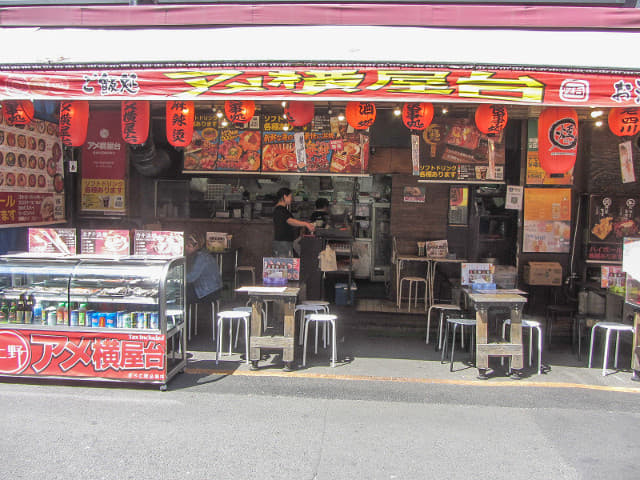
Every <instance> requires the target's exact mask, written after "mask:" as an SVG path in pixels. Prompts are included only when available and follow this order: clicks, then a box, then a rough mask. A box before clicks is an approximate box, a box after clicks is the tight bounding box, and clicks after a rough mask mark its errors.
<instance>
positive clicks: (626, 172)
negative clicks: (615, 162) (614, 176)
mask: <svg viewBox="0 0 640 480" xmlns="http://www.w3.org/2000/svg"><path fill="white" fill-rule="evenodd" d="M618 150H619V152H620V172H621V173H622V183H633V182H635V181H636V172H635V170H634V168H633V151H632V149H631V141H627V142H622V143H621V144H620V145H618Z"/></svg>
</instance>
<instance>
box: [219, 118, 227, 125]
mask: <svg viewBox="0 0 640 480" xmlns="http://www.w3.org/2000/svg"><path fill="white" fill-rule="evenodd" d="M220 125H222V126H223V127H226V126H227V125H229V122H227V119H226V118H225V119H224V120H222V123H221V124H220Z"/></svg>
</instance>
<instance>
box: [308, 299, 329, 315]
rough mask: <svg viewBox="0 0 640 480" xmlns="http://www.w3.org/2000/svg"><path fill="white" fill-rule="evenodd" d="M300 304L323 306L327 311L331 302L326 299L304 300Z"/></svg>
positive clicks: (327, 311)
mask: <svg viewBox="0 0 640 480" xmlns="http://www.w3.org/2000/svg"><path fill="white" fill-rule="evenodd" d="M302 305H319V306H321V307H323V308H324V310H325V312H326V313H329V305H331V304H330V303H329V302H327V301H326V300H305V301H303V302H302Z"/></svg>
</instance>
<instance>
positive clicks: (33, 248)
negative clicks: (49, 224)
mask: <svg viewBox="0 0 640 480" xmlns="http://www.w3.org/2000/svg"><path fill="white" fill-rule="evenodd" d="M29 253H46V254H47V255H75V253H76V229H75V228H30V229H29Z"/></svg>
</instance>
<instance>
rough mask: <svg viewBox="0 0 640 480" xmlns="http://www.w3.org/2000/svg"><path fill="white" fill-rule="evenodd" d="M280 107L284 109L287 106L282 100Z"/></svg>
mask: <svg viewBox="0 0 640 480" xmlns="http://www.w3.org/2000/svg"><path fill="white" fill-rule="evenodd" d="M280 105H282V108H284V107H286V106H287V102H286V101H285V100H283V101H282V102H281V103H280Z"/></svg>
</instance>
